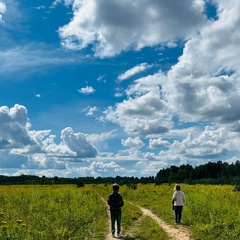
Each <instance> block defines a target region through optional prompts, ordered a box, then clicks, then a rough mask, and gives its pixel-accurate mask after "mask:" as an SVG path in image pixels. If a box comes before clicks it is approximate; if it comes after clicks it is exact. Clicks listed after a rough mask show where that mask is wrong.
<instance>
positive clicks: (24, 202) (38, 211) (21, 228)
mask: <svg viewBox="0 0 240 240" xmlns="http://www.w3.org/2000/svg"><path fill="white" fill-rule="evenodd" d="M173 187H174V186H173V185H172V186H169V185H164V184H163V185H160V186H155V185H154V184H148V185H141V184H139V185H138V187H137V189H136V190H133V189H128V188H127V187H126V186H121V188H120V194H121V195H122V196H123V198H124V201H125V206H124V207H123V209H122V210H123V211H122V227H123V231H122V233H123V235H125V236H126V239H129V240H130V239H134V240H145V239H146V240H147V239H151V240H154V239H162V240H165V239H167V237H166V234H165V233H164V232H163V231H162V230H161V229H160V227H159V226H158V225H157V223H156V222H154V221H153V220H152V219H150V218H149V217H147V216H143V214H142V212H141V210H140V209H139V208H138V207H137V205H140V206H142V207H145V208H148V209H150V210H151V211H152V212H153V213H155V214H156V215H157V216H159V217H160V218H162V219H163V220H165V221H166V222H168V223H169V224H174V213H173V211H172V210H171V197H172V193H173ZM182 190H183V191H184V192H185V195H186V204H185V206H184V209H183V218H182V223H183V224H184V225H186V226H188V227H189V228H190V229H191V230H192V232H193V236H194V239H196V240H198V239H201V240H213V239H218V240H239V239H240V204H239V203H240V192H234V191H233V187H232V186H211V185H209V186H205V185H194V186H190V185H185V184H182ZM111 192H112V189H111V186H110V185H109V186H104V185H86V186H85V187H83V188H76V186H73V185H62V186H59V185H52V186H0V239H1V240H46V239H54V240H65V239H66V240H90V239H91V240H94V239H98V240H104V239H105V237H106V235H107V234H108V233H109V216H108V214H107V205H106V201H107V197H108V195H109V194H110V193H111ZM99 195H100V196H102V197H103V199H102V198H101V197H100V196H99ZM103 200H104V201H103ZM173 226H174V225H173ZM176 227H177V226H176ZM149 236H152V237H151V238H149Z"/></svg>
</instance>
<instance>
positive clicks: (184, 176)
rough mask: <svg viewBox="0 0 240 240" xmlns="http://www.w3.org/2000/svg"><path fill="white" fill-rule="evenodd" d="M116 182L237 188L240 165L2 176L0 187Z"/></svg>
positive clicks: (219, 164)
mask: <svg viewBox="0 0 240 240" xmlns="http://www.w3.org/2000/svg"><path fill="white" fill-rule="evenodd" d="M114 182H117V183H118V184H120V185H124V184H126V185H127V186H129V187H131V188H132V187H133V186H136V184H138V183H141V184H148V183H155V184H156V185H159V184H163V183H168V184H171V183H187V184H231V185H238V186H240V161H236V162H235V163H231V164H229V163H226V162H222V161H218V162H208V163H206V164H204V165H199V166H196V167H192V166H191V165H189V164H186V165H181V166H179V167H178V166H171V167H169V168H166V169H161V170H160V171H159V172H158V173H157V174H156V176H155V177H154V176H150V177H140V178H138V177H122V176H116V177H97V178H94V177H77V178H63V177H57V176H55V177H46V176H41V177H40V176H35V175H20V176H5V175H0V185H17V184H21V185H27V184H38V185H43V184H76V185H77V186H78V187H82V186H84V185H85V184H100V183H103V184H112V183H114Z"/></svg>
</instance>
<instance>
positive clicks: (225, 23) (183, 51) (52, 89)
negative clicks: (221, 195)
mask: <svg viewBox="0 0 240 240" xmlns="http://www.w3.org/2000/svg"><path fill="white" fill-rule="evenodd" d="M239 10H240V3H239V1H238V0H229V1H225V0H218V1H217V0H211V1H210V0H205V1H204V0H181V1H179V0H171V1H159V0H121V1H119V0H101V1H99V0H56V1H54V0H44V1H43V0H38V1H34V0H33V1H27V0H21V1H20V0H0V93H1V94H0V174H4V175H20V174H31V175H38V176H42V175H44V176H49V177H51V176H59V177H80V176H94V177H98V176H102V177H106V176H116V175H119V176H136V177H141V176H155V175H156V173H157V172H158V171H159V170H160V169H162V168H167V167H170V166H172V165H176V166H179V165H182V164H191V165H192V166H197V165H200V164H204V163H207V162H209V161H212V162H214V161H219V160H221V161H226V162H229V163H232V162H235V161H236V160H238V159H240V157H239V154H240V150H239V147H238V146H239V145H240V135H239V132H240V111H239V101H240V80H239V79H240V78H239V77H240V72H239V62H240V60H239V55H240V54H239V52H240V47H239V42H240V41H239V40H240V28H239V18H240V17H239Z"/></svg>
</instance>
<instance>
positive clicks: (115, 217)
mask: <svg viewBox="0 0 240 240" xmlns="http://www.w3.org/2000/svg"><path fill="white" fill-rule="evenodd" d="M121 217H122V216H121V212H120V213H118V214H116V213H112V212H111V231H112V234H114V233H115V222H116V221H117V233H118V234H119V233H120V232H121Z"/></svg>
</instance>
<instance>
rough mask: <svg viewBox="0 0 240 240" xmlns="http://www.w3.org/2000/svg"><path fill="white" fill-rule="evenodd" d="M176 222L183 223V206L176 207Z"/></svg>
mask: <svg viewBox="0 0 240 240" xmlns="http://www.w3.org/2000/svg"><path fill="white" fill-rule="evenodd" d="M174 210H175V222H176V223H181V218H182V210H183V206H175V207H174Z"/></svg>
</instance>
